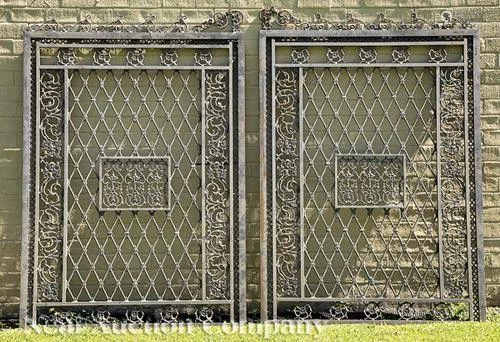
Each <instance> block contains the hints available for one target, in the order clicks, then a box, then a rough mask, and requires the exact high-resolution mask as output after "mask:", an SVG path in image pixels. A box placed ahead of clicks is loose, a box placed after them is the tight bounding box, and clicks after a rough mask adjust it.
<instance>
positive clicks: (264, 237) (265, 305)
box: [259, 7, 486, 322]
mask: <svg viewBox="0 0 500 342" xmlns="http://www.w3.org/2000/svg"><path fill="white" fill-rule="evenodd" d="M447 15H448V14H447V13H446V12H443V13H442V15H441V18H442V19H443V23H435V24H429V23H428V22H425V21H424V23H425V25H429V26H428V27H426V28H422V27H420V28H418V27H411V26H409V25H406V26H405V24H396V23H395V22H394V21H390V20H387V19H384V16H383V15H382V14H380V15H379V23H378V24H365V23H363V22H361V21H359V20H357V19H353V18H352V15H350V14H348V16H347V24H344V23H341V24H334V23H331V22H329V21H327V20H325V19H323V18H322V17H321V15H320V14H316V15H315V18H316V21H315V22H312V23H310V24H309V23H304V22H303V21H302V20H301V19H298V18H296V17H294V16H293V15H292V14H291V13H289V12H288V11H285V10H284V11H279V10H276V9H274V8H272V7H271V9H270V10H263V11H262V12H261V20H262V22H263V25H262V29H261V30H260V33H259V74H260V76H259V92H260V103H259V106H260V107H259V108H260V122H259V125H260V132H259V135H260V172H259V173H260V184H261V189H260V208H261V210H260V217H259V223H260V239H261V242H260V254H261V256H260V301H261V303H260V311H261V321H262V322H265V321H268V320H276V319H277V312H276V305H274V304H273V303H275V300H276V298H277V297H276V295H275V293H276V288H275V286H274V285H271V284H269V283H268V275H269V274H270V270H269V265H270V264H272V260H273V259H272V255H271V256H269V257H268V252H269V253H273V249H272V247H271V246H269V248H268V238H269V234H270V233H271V234H272V229H273V228H272V223H271V221H272V219H273V218H272V217H270V215H271V214H270V213H269V212H268V207H269V204H268V203H269V202H272V199H271V198H270V197H269V198H268V189H267V182H268V177H273V176H272V175H269V174H268V164H269V163H271V158H272V156H271V155H269V153H268V144H269V143H270V142H269V141H268V139H269V136H268V134H270V132H271V131H272V128H271V127H267V117H268V116H269V115H271V114H270V113H268V112H267V110H268V107H267V106H268V96H271V94H269V93H268V86H269V84H270V82H274V80H271V76H269V77H268V76H267V73H268V68H269V69H270V70H272V69H273V68H274V67H273V65H274V62H275V61H274V58H275V57H274V54H273V55H272V56H271V57H269V56H267V49H268V48H270V49H271V51H272V53H273V52H274V47H269V46H268V43H267V39H268V38H285V39H286V38H290V39H293V38H309V39H310V41H308V42H305V44H310V43H312V44H311V45H314V38H315V37H318V38H323V37H325V38H350V37H351V38H369V37H374V38H379V37H386V38H392V37H395V38H405V37H409V38H410V37H415V38H417V37H419V38H425V37H446V36H464V37H465V36H467V37H468V38H470V39H471V40H472V43H473V61H472V64H473V67H472V72H473V92H474V94H473V97H474V102H473V104H469V106H472V107H473V111H474V123H473V124H474V132H473V136H470V140H469V141H473V142H474V160H473V161H472V160H469V163H472V162H473V163H474V181H475V184H476V189H475V194H474V195H470V197H469V198H472V197H474V199H475V202H476V207H475V217H476V235H475V237H476V239H477V245H476V246H475V247H476V248H477V273H476V274H472V275H469V277H474V276H476V275H477V286H478V293H477V298H475V299H477V301H478V303H479V313H478V317H476V319H478V320H480V321H484V320H486V299H485V275H484V242H483V237H484V234H483V224H482V223H483V214H482V212H483V200H482V162H481V132H480V63H479V56H480V40H479V38H480V32H479V29H477V28H472V27H471V25H470V24H467V23H465V24H464V23H458V22H457V21H456V20H454V21H451V13H450V16H449V17H448V16H447ZM412 18H413V19H414V22H415V21H416V20H421V19H420V18H417V17H416V14H415V13H413V15H412ZM447 19H450V20H449V21H448V20H447ZM384 23H385V24H387V25H388V26H386V27H384V26H383V24H384ZM447 23H448V25H449V26H446V24H447ZM273 24H274V25H273ZM349 25H353V26H349ZM459 25H461V28H456V26H459ZM280 26H281V27H282V29H279V28H280ZM387 42H388V44H387V46H390V39H389V40H388V41H387ZM297 66H307V63H304V64H300V63H299V64H297ZM373 66H374V67H376V64H375V63H374V65H373ZM311 68H312V66H311ZM271 144H272V142H271ZM437 207H438V208H440V203H438V204H437ZM302 247H303V246H301V248H302ZM269 258H271V259H269ZM470 261H471V259H468V260H467V262H468V263H469V262H470ZM272 269H275V267H272ZM271 271H272V270H271ZM270 286H273V291H272V293H271V291H268V289H269V287H270ZM381 299H383V298H381ZM473 305H474V300H472V301H471V304H470V305H469V310H470V311H469V312H470V320H474V319H475V317H474V315H473V311H472V306H473ZM270 306H271V308H270ZM273 306H274V309H273ZM271 310H272V311H273V312H272V314H271V315H268V313H269V312H271ZM340 322H349V320H344V321H340ZM351 322H352V320H351Z"/></svg>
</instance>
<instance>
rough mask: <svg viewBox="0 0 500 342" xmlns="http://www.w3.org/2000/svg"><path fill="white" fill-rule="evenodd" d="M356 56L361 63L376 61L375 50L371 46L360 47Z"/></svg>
mask: <svg viewBox="0 0 500 342" xmlns="http://www.w3.org/2000/svg"><path fill="white" fill-rule="evenodd" d="M358 56H359V59H360V60H361V63H366V64H370V63H373V62H376V61H377V51H376V50H375V49H372V48H360V49H359V54H358Z"/></svg>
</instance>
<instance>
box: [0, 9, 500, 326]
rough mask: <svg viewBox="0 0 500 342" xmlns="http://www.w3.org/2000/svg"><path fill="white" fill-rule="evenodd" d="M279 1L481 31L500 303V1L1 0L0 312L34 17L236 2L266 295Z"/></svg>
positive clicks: (104, 15) (13, 294)
mask: <svg viewBox="0 0 500 342" xmlns="http://www.w3.org/2000/svg"><path fill="white" fill-rule="evenodd" d="M270 5H274V6H276V7H278V8H286V9H290V10H292V11H293V13H294V14H296V15H297V16H298V17H301V18H312V15H313V13H315V12H320V13H321V14H322V15H323V16H324V17H325V18H328V19H330V20H332V21H340V20H343V19H344V18H345V14H346V11H347V10H349V11H351V12H353V14H354V15H355V16H356V17H358V18H361V19H365V20H367V21H372V20H373V19H374V18H375V16H376V14H377V13H379V12H384V13H385V14H386V15H387V16H388V17H390V18H394V19H396V20H405V21H409V19H410V18H409V17H410V12H411V9H412V8H415V9H416V10H417V11H418V13H419V15H420V16H422V17H424V18H428V19H429V20H437V19H438V18H439V15H440V13H441V11H443V10H446V9H448V10H450V11H451V12H452V13H453V14H454V15H455V16H456V17H461V18H464V19H469V20H470V21H472V22H474V23H476V25H477V26H478V27H479V28H480V29H481V36H482V39H481V41H482V45H481V108H482V113H481V129H482V134H483V160H484V180H483V192H484V208H485V209H484V228H485V250H486V279H487V294H488V304H489V305H500V125H499V118H500V116H499V114H500V6H499V0H433V1H431V0H418V1H417V0H284V1H267V0H266V1H257V0H137V1H135V0H0V318H7V317H14V316H16V315H17V311H18V301H19V282H20V253H21V245H20V237H21V184H22V167H21V166H22V111H23V103H22V86H23V84H22V82H23V78H22V41H21V38H22V30H23V28H24V27H25V26H26V24H27V23H37V22H42V21H44V20H46V19H49V18H56V19H57V20H58V21H59V22H61V23H75V22H76V21H79V20H80V19H81V18H83V17H85V16H86V15H91V16H92V21H93V22H94V23H109V22H112V21H114V20H116V18H117V17H118V16H123V21H124V22H126V23H139V22H143V21H144V20H145V19H146V18H148V17H150V16H152V15H153V16H155V17H156V21H157V22H161V23H168V22H173V21H175V20H177V19H178V17H179V15H180V14H181V13H183V14H185V15H187V17H188V22H190V23H194V22H199V21H203V20H205V19H206V18H207V17H208V16H209V15H210V14H211V13H213V12H214V11H221V10H226V9H227V8H233V9H238V10H241V11H242V12H243V13H244V15H245V21H244V25H243V30H244V31H245V32H246V49H247V50H246V51H247V56H246V70H247V77H246V112H247V122H246V126H247V139H246V143H247V176H248V180H247V189H248V194H247V201H248V209H247V214H248V215H247V217H248V225H247V230H248V234H247V238H248V239H247V249H248V251H249V253H250V255H249V257H248V282H249V284H248V287H249V296H250V298H251V299H252V300H251V303H250V304H251V307H250V309H252V307H256V306H257V298H258V293H259V292H258V285H257V284H258V272H259V271H258V255H257V253H258V249H259V227H258V214H259V209H258V206H259V202H258V197H259V192H258V189H259V179H258V177H259V174H258V170H259V168H258V162H259V161H258V156H259V153H258V149H259V136H258V131H259V118H258V114H259V110H258V73H257V70H258V56H257V53H258V40H257V39H258V30H259V25H260V21H259V20H258V12H259V10H260V9H261V8H263V7H269V6H270Z"/></svg>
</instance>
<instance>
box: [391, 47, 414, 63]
mask: <svg viewBox="0 0 500 342" xmlns="http://www.w3.org/2000/svg"><path fill="white" fill-rule="evenodd" d="M392 59H393V60H394V63H400V64H403V63H408V62H409V61H410V52H409V51H408V49H394V50H392Z"/></svg>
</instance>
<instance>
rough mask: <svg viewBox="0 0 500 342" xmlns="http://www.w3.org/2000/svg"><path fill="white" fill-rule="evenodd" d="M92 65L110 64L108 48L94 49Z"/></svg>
mask: <svg viewBox="0 0 500 342" xmlns="http://www.w3.org/2000/svg"><path fill="white" fill-rule="evenodd" d="M93 59H94V65H100V66H105V65H111V53H110V50H109V49H100V48H98V49H94V54H93Z"/></svg>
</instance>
